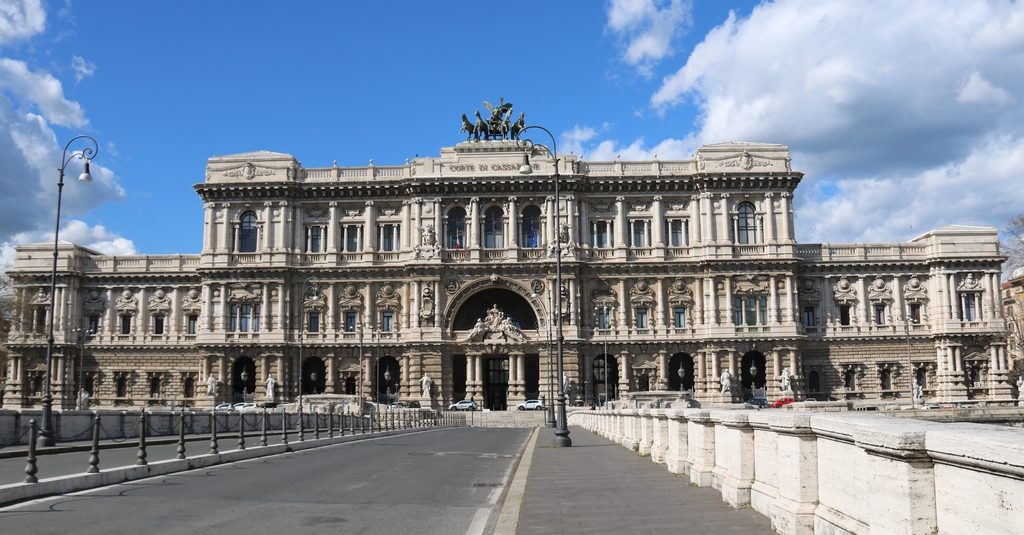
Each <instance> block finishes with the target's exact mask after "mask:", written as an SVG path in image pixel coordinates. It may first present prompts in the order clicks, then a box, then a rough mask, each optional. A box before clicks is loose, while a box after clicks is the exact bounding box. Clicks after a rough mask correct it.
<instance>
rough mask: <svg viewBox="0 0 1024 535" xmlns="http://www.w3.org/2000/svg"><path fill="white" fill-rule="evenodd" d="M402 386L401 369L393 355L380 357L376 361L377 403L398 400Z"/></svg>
mask: <svg viewBox="0 0 1024 535" xmlns="http://www.w3.org/2000/svg"><path fill="white" fill-rule="evenodd" d="M401 387H402V369H401V368H400V367H399V366H398V360H397V359H395V357H381V359H380V360H379V361H378V362H377V403H394V402H396V401H398V397H399V391H400V390H401Z"/></svg>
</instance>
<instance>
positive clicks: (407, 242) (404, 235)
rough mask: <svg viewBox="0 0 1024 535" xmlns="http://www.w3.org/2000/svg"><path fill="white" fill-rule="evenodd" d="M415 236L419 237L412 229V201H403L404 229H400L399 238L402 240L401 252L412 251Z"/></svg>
mask: <svg viewBox="0 0 1024 535" xmlns="http://www.w3.org/2000/svg"><path fill="white" fill-rule="evenodd" d="M414 235H418V234H416V233H415V232H414V231H413V228H412V201H409V200H403V201H402V228H401V229H399V238H400V240H401V250H402V251H408V250H410V249H412V245H411V240H412V237H413V236H414Z"/></svg>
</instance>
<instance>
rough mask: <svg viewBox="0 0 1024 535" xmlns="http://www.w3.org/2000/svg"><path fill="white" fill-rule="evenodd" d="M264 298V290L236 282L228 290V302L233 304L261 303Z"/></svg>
mask: <svg viewBox="0 0 1024 535" xmlns="http://www.w3.org/2000/svg"><path fill="white" fill-rule="evenodd" d="M262 298H263V289H261V288H260V287H258V286H256V285H250V284H245V283H242V282H236V283H235V284H232V285H231V286H230V287H229V288H228V301H229V302H231V303H244V302H249V303H253V302H259V301H260V299H262Z"/></svg>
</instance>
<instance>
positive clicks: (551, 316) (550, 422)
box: [544, 290, 555, 427]
mask: <svg viewBox="0 0 1024 535" xmlns="http://www.w3.org/2000/svg"><path fill="white" fill-rule="evenodd" d="M552 303H553V301H552V297H551V291H550V290H549V291H548V403H547V405H548V406H547V408H546V409H545V412H547V418H546V420H545V422H544V425H546V426H548V427H555V394H554V391H553V388H554V387H553V385H554V380H555V378H554V375H552V372H551V364H552V363H551V353H552V351H551V345H552V342H551V325H552V323H553V322H554V320H555V305H554V304H552Z"/></svg>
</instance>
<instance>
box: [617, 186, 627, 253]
mask: <svg viewBox="0 0 1024 535" xmlns="http://www.w3.org/2000/svg"><path fill="white" fill-rule="evenodd" d="M626 214H627V211H626V198H625V197H622V196H619V197H615V249H617V250H620V251H623V254H625V249H626V235H627V234H628V233H629V226H628V225H627V217H626Z"/></svg>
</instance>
